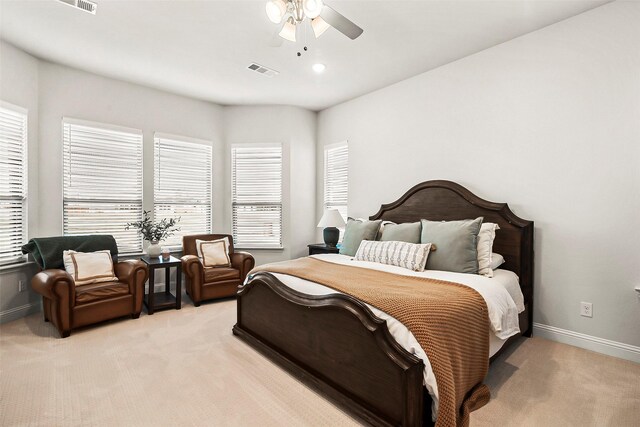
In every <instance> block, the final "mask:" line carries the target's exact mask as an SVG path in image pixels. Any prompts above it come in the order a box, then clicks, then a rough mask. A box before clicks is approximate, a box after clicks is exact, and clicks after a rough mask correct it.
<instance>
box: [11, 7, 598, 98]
mask: <svg viewBox="0 0 640 427" xmlns="http://www.w3.org/2000/svg"><path fill="white" fill-rule="evenodd" d="M96 1H97V3H98V13H97V15H96V16H93V15H90V14H87V13H85V12H82V11H79V10H75V9H73V8H71V7H68V6H66V5H64V4H62V3H59V2H57V1H55V0H2V1H0V37H1V38H3V39H5V40H7V41H8V42H10V43H12V44H14V45H16V46H17V47H19V48H22V49H24V50H25V51H27V52H29V53H31V54H33V55H35V56H37V57H39V58H43V59H46V60H50V61H53V62H59V63H62V64H66V65H69V66H72V67H76V68H80V69H83V70H87V71H91V72H95V73H98V74H103V75H106V76H110V77H115V78H118V79H122V80H126V81H130V82H133V83H139V84H143V85H147V86H151V87H155V88H159V89H163V90H167V91H170V92H175V93H179V94H183V95H187V96H191V97H195V98H199V99H204V100H209V101H213V102H216V103H219V104H224V105H233V104H287V105H297V106H301V107H305V108H309V109H312V110H321V109H324V108H327V107H329V106H331V105H335V104H337V103H340V102H342V101H346V100H348V99H351V98H354V97H356V96H359V95H362V94H365V93H367V92H371V91H373V90H375V89H379V88H381V87H384V86H387V85H389V84H392V83H395V82H398V81H400V80H403V79H406V78H408V77H411V76H414V75H416V74H419V73H422V72H424V71H427V70H430V69H433V68H435V67H438V66H441V65H443V64H446V63H449V62H451V61H455V60H456V59H459V58H462V57H464V56H467V55H470V54H473V53H475V52H478V51H480V50H483V49H486V48H488V47H491V46H494V45H496V44H499V43H502V42H505V41H507V40H510V39H512V38H514V37H518V36H520V35H523V34H526V33H528V32H531V31H534V30H536V29H539V28H542V27H544V26H547V25H550V24H553V23H555V22H558V21H561V20H563V19H566V18H568V17H571V16H574V15H577V14H579V13H581V12H584V11H586V10H588V9H591V8H593V7H597V6H599V5H601V4H604V3H607V2H608V1H609V0H550V1H545V0H468V1H462V0H447V1H432V0H424V1H415V0H414V1H398V0H384V1H376V0H366V1H365V0H356V1H354V0H325V1H326V3H327V4H329V5H330V6H333V7H334V8H335V9H336V10H338V11H339V12H340V13H342V14H343V15H345V16H346V17H348V18H350V19H351V20H353V21H354V22H355V23H357V24H358V25H360V26H361V27H362V28H364V34H363V35H362V36H361V37H360V38H358V39H356V40H355V41H352V40H349V39H348V38H346V37H345V36H343V35H342V34H340V33H338V32H337V31H336V30H334V29H329V30H328V31H327V32H326V33H325V34H324V35H323V36H322V37H321V38H320V39H318V40H315V39H314V38H313V35H312V33H311V32H310V31H308V34H307V43H306V45H307V46H308V47H309V50H308V51H307V52H306V53H304V54H303V56H302V57H300V58H298V57H297V56H296V52H297V51H298V50H301V49H302V46H303V45H304V43H301V42H300V43H298V44H293V43H291V42H284V44H283V46H282V47H280V48H274V47H270V46H269V42H270V40H271V37H272V34H273V31H274V29H275V27H276V26H275V24H272V23H271V22H270V21H269V20H268V19H267V17H266V14H265V9H264V4H265V1H264V0H259V1H253V0H233V1H219V0H198V1H191V0H172V1H168V0H164V1H149V0H147V1H143V0H126V1H125V0H96ZM300 38H301V37H300ZM254 61H255V62H257V63H259V64H261V65H265V66H267V67H270V68H274V69H276V70H278V71H279V72H280V74H279V75H278V76H275V77H272V78H269V77H265V76H262V75H260V74H258V73H255V72H252V71H249V70H247V66H248V65H249V64H250V63H251V62H254ZM316 62H321V63H324V64H326V66H327V69H326V71H325V72H324V73H323V74H321V75H316V74H315V73H314V72H313V71H312V70H311V65H312V64H314V63H316Z"/></svg>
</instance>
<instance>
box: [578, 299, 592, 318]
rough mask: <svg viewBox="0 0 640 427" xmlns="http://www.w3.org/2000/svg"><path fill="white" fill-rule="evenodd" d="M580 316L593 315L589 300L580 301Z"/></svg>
mask: <svg viewBox="0 0 640 427" xmlns="http://www.w3.org/2000/svg"><path fill="white" fill-rule="evenodd" d="M580 316H584V317H593V304H591V303H590V302H581V303H580Z"/></svg>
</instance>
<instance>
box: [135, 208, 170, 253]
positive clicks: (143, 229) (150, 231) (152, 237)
mask: <svg viewBox="0 0 640 427" xmlns="http://www.w3.org/2000/svg"><path fill="white" fill-rule="evenodd" d="M179 222H180V217H178V218H168V219H167V218H163V219H162V220H160V221H152V220H151V217H150V213H149V212H148V211H144V212H143V213H142V221H136V222H129V223H127V226H126V227H125V229H126V230H129V229H130V228H135V229H137V230H138V233H140V234H142V237H143V238H144V240H147V241H148V242H149V247H148V248H147V254H148V255H149V256H150V257H157V256H160V253H161V252H162V248H161V247H160V242H161V241H163V240H164V239H166V238H167V237H169V236H173V235H174V234H175V232H176V231H179V230H180V227H178V226H177V225H176V224H178V223H179Z"/></svg>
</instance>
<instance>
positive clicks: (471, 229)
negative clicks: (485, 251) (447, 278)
mask: <svg viewBox="0 0 640 427" xmlns="http://www.w3.org/2000/svg"><path fill="white" fill-rule="evenodd" d="M482 219H483V218H482V217H480V218H476V219H467V220H463V221H441V222H440V221H427V220H426V219H423V220H422V221H421V222H422V236H421V243H433V244H435V246H436V250H435V251H434V252H431V254H430V255H429V258H428V259H427V267H426V269H427V270H442V271H454V272H456V273H471V274H478V233H479V232H480V227H481V226H482Z"/></svg>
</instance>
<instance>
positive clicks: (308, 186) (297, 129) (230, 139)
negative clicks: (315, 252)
mask: <svg viewBox="0 0 640 427" xmlns="http://www.w3.org/2000/svg"><path fill="white" fill-rule="evenodd" d="M224 123H225V127H224V132H225V137H224V139H225V141H226V143H227V153H228V154H227V156H226V158H227V173H225V177H226V178H227V181H226V186H225V189H226V190H225V193H224V196H225V205H227V206H229V209H227V212H228V214H229V215H228V216H227V222H226V224H225V227H226V228H225V230H226V231H227V232H229V233H230V232H231V216H230V213H231V208H230V207H231V183H230V177H231V160H230V154H229V153H230V147H231V145H232V144H243V143H251V144H255V143H281V144H282V149H283V181H284V185H283V200H282V202H283V212H282V217H283V230H282V240H283V246H284V249H282V250H252V251H251V253H252V254H253V255H254V257H255V258H256V264H264V263H267V262H274V261H282V260H285V259H291V258H297V257H300V256H304V255H307V254H308V252H307V245H308V244H309V243H313V242H314V239H315V225H316V222H314V221H315V208H316V206H315V186H316V183H315V149H316V114H315V113H313V112H311V111H308V110H305V109H302V108H298V107H284V106H238V107H225V109H224Z"/></svg>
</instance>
